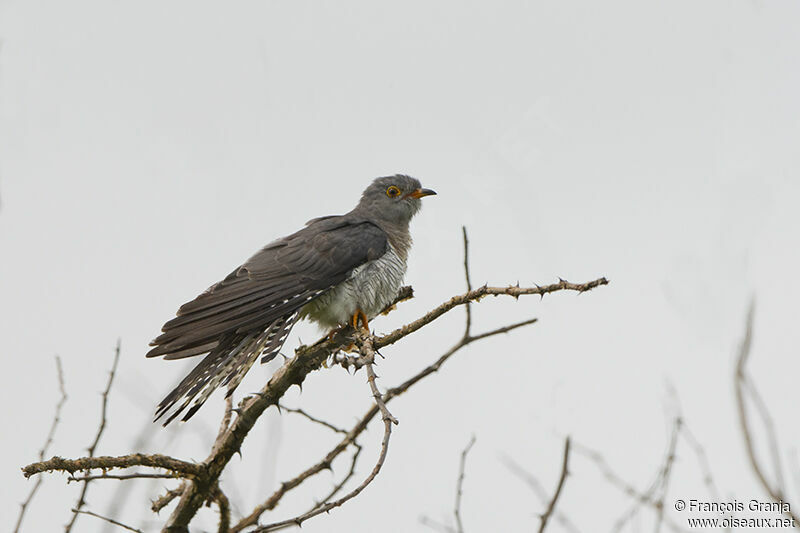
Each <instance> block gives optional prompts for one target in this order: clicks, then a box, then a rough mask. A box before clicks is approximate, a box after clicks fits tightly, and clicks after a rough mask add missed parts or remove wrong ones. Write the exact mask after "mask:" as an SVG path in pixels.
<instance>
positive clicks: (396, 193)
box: [386, 185, 400, 198]
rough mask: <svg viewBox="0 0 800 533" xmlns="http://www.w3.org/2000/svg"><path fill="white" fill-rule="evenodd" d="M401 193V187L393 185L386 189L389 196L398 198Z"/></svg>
mask: <svg viewBox="0 0 800 533" xmlns="http://www.w3.org/2000/svg"><path fill="white" fill-rule="evenodd" d="M399 195H400V189H398V188H397V187H395V186H394V185H392V186H391V187H389V188H388V189H386V196H388V197H389V198H397V197H398V196H399Z"/></svg>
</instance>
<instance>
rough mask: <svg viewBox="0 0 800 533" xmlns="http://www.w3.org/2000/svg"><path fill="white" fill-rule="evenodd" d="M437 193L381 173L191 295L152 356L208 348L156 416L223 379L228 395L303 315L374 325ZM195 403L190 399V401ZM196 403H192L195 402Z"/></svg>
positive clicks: (328, 323)
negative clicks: (418, 221)
mask: <svg viewBox="0 0 800 533" xmlns="http://www.w3.org/2000/svg"><path fill="white" fill-rule="evenodd" d="M435 194H436V192H435V191H433V190H431V189H425V188H423V187H422V185H421V183H420V181H419V180H418V179H416V178H413V177H411V176H407V175H404V174H395V175H392V176H384V177H380V178H376V179H375V180H373V181H372V182H371V183H370V185H369V186H368V187H367V188H366V189H365V190H364V192H363V193H362V195H361V199H360V201H359V202H358V204H357V205H356V206H355V207H354V208H353V209H352V210H351V211H350V212H348V213H346V214H344V215H328V216H323V217H319V218H314V219H312V220H309V221H308V222H307V223H306V225H305V226H304V227H303V228H302V229H300V230H299V231H297V232H295V233H293V234H291V235H288V236H286V237H283V238H280V239H277V240H275V241H273V242H271V243H269V244H267V245H266V246H264V247H263V248H262V249H261V250H260V251H258V252H257V253H256V254H255V255H253V256H252V257H250V258H249V259H248V260H247V261H245V262H244V263H243V264H242V265H240V266H239V267H238V268H236V269H235V270H234V271H233V272H231V273H230V274H229V275H228V276H227V277H225V278H224V279H223V280H222V281H220V282H218V283H215V284H214V285H212V286H211V287H209V288H208V289H206V290H205V292H203V293H202V294H200V295H199V296H197V297H196V298H195V299H194V300H191V301H190V302H187V303H185V304H183V305H182V306H181V307H180V308H179V309H178V312H177V314H176V316H175V318H173V319H171V320H169V321H168V322H166V323H165V324H164V326H163V327H162V329H161V334H160V335H159V336H158V337H156V338H155V339H154V340H153V341H152V342H151V343H150V346H152V347H153V348H152V349H151V350H150V351H149V352H147V354H146V357H159V356H162V357H163V358H164V359H169V360H171V359H183V358H186V357H195V356H199V355H204V354H205V357H204V358H203V359H202V360H201V361H200V362H199V363H198V364H197V366H195V367H194V369H193V370H192V371H191V372H190V373H189V374H188V375H186V377H184V378H183V380H182V381H181V382H180V383H179V384H178V386H177V387H175V388H174V389H173V390H172V391H171V392H170V393H169V394H168V395H167V396H166V397H165V398H164V399H163V400H162V401H161V402H160V403H159V404H158V406H157V408H156V412H155V418H154V422H157V421H158V420H159V419H161V417H163V416H164V415H167V416H166V419H165V421H164V422H163V425H164V426H167V425H168V424H169V423H170V422H171V421H172V420H173V419H175V418H176V417H177V416H180V415H181V414H182V413H184V411H185V414H183V417H182V419H181V420H183V421H187V420H189V419H190V418H191V417H192V416H193V415H194V414H195V413H196V412H197V410H198V409H200V407H202V405H203V404H204V403H205V402H206V400H208V398H209V397H210V396H211V394H212V393H213V392H214V390H216V389H217V388H218V387H221V386H227V388H228V390H227V396H230V395H231V394H233V391H234V390H235V389H236V387H237V386H238V385H239V384H240V383H241V381H242V379H243V378H244V376H245V374H246V373H247V371H248V370H249V369H250V368H251V367H252V366H253V364H254V363H255V361H256V360H257V359H258V358H259V356H260V357H261V362H262V363H266V362H268V361H271V360H272V359H273V358H274V357H275V356H276V355H277V354H278V353H279V351H280V349H281V347H282V346H283V344H284V342H285V341H286V337H287V336H288V335H289V332H290V331H291V329H292V327H293V326H294V325H295V323H296V322H297V321H299V320H301V319H307V320H309V321H310V322H315V323H316V324H317V325H319V326H320V327H321V328H323V329H329V330H331V331H335V330H336V329H338V328H340V327H342V326H344V325H347V324H351V325H353V326H354V327H358V324H359V321H360V322H361V324H362V325H363V326H364V327H368V323H369V320H371V319H373V318H374V317H375V316H377V315H378V314H379V313H380V312H381V311H383V310H384V309H385V308H386V307H387V306H388V305H389V304H391V303H392V302H393V301H394V299H395V297H396V296H397V294H398V291H399V289H400V287H401V285H402V282H403V278H404V276H405V273H406V265H407V260H408V254H409V251H410V248H411V242H412V241H411V235H410V232H409V223H410V221H411V219H412V217H413V216H414V215H415V214H416V213H417V212H418V211H419V210H420V208H421V206H422V202H421V198H423V197H425V196H431V195H435ZM190 404H191V407H189V405H190ZM187 408H188V410H187Z"/></svg>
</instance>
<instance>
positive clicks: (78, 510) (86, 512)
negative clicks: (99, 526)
mask: <svg viewBox="0 0 800 533" xmlns="http://www.w3.org/2000/svg"><path fill="white" fill-rule="evenodd" d="M72 512H73V513H75V515H76V516H77V515H79V514H86V515H89V516H93V517H95V518H99V519H100V520H105V521H106V522H108V523H109V524H114V525H115V526H119V527H121V528H123V529H127V530H128V531H136V532H137V533H143V532H142V530H141V529H136V528H134V527H131V526H126V525H125V524H123V523H122V522H117V521H116V520H114V519H113V518H108V517H106V516H102V515H99V514H97V513H93V512H91V511H84V510H81V509H78V508H74V509H72Z"/></svg>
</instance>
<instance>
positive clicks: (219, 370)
mask: <svg viewBox="0 0 800 533" xmlns="http://www.w3.org/2000/svg"><path fill="white" fill-rule="evenodd" d="M297 314H298V313H297V312H294V313H289V314H287V315H284V316H282V317H280V318H278V319H277V320H275V321H273V322H272V323H271V324H269V325H268V326H267V327H266V329H264V330H263V331H262V332H261V333H260V334H256V333H249V334H245V333H241V334H236V335H227V336H226V337H224V338H222V339H220V342H219V344H218V345H217V346H216V347H215V348H214V349H212V350H211V352H209V354H208V355H207V356H206V357H205V358H204V359H203V360H202V361H200V363H199V364H198V365H197V366H196V367H195V368H194V369H193V370H192V371H191V372H190V373H189V374H188V375H187V376H186V377H185V378H184V379H183V380H182V381H181V382H180V383H179V384H178V386H177V387H175V389H174V390H173V391H172V392H170V393H169V394H168V395H167V396H166V397H165V398H164V399H163V400H162V401H161V403H159V404H158V408H157V409H156V413H155V419H154V421H157V420H158V419H160V418H161V417H162V416H164V415H165V414H166V413H167V412H169V411H172V412H171V414H170V415H169V416H168V417H167V419H166V420H165V421H164V424H163V425H164V426H167V424H169V423H170V422H172V420H173V419H175V418H176V417H177V416H179V415H180V414H181V413H182V412H183V411H184V410H185V409H186V408H187V407H188V406H189V404H190V403H192V400H194V404H193V405H192V407H191V408H190V409H189V410H188V411H187V412H186V414H185V415H184V416H183V418H182V419H181V420H183V421H184V422H185V421H187V420H189V419H190V418H191V417H192V415H194V414H195V413H196V412H197V410H198V409H200V407H201V406H202V405H203V404H204V403H205V402H206V400H208V398H209V397H210V396H211V394H212V393H213V392H214V390H216V389H217V388H218V387H220V386H221V385H227V386H228V393H227V394H228V395H230V394H232V393H233V391H234V389H236V387H237V386H238V385H239V384H240V383H241V381H242V379H244V376H245V374H246V373H247V371H248V370H250V367H251V366H253V363H255V361H256V359H258V356H259V355H262V354H263V357H262V360H261V361H262V363H264V362H267V361H269V360H271V359H272V358H274V357H275V355H276V354H277V353H278V351H279V350H280V349H281V347H282V346H283V343H284V342H285V341H286V337H287V336H288V335H289V332H290V331H291V329H292V326H294V323H295V322H296V321H297ZM181 400H183V401H182V402H181ZM179 402H180V404H179ZM178 404H179V405H178ZM176 405H178V407H177V408H174V407H175V406H176ZM173 408H174V409H173Z"/></svg>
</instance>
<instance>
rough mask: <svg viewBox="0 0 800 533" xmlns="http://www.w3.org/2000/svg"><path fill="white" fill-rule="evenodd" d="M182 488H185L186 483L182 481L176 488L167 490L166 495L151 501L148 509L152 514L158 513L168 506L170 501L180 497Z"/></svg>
mask: <svg viewBox="0 0 800 533" xmlns="http://www.w3.org/2000/svg"><path fill="white" fill-rule="evenodd" d="M184 488H186V482H185V481H182V482H181V484H180V485H178V486H177V487H176V488H174V489H170V490H168V491H167V492H166V493H164V494H163V495H161V496H159V497H158V498H156V499H155V500H153V501H152V502H151V505H150V509H151V510H152V511H153V512H154V513H158V512H160V511H161V509H163V508H164V507H166V506H167V505H169V504H170V502H171V501H172V500H174V499H175V498H177V497H178V496H180V495H181V494H182V493H183V489H184Z"/></svg>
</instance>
